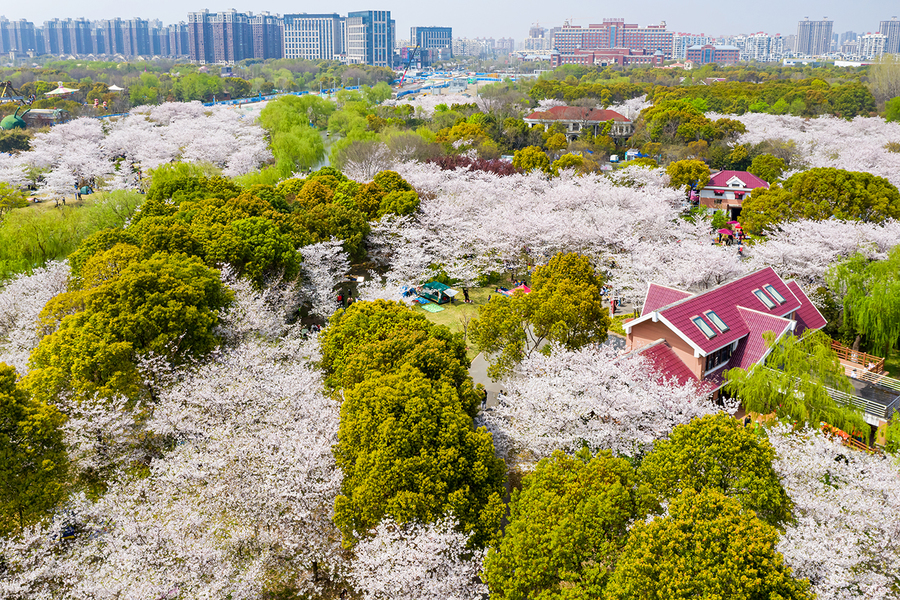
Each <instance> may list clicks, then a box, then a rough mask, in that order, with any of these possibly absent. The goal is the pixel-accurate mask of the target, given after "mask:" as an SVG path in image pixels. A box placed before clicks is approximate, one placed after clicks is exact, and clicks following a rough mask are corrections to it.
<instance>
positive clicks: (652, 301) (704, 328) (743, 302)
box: [625, 268, 826, 393]
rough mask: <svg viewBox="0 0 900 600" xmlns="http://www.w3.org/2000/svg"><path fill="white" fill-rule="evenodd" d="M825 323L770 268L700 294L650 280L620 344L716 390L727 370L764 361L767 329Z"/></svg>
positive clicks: (794, 329) (671, 374) (665, 372)
mask: <svg viewBox="0 0 900 600" xmlns="http://www.w3.org/2000/svg"><path fill="white" fill-rule="evenodd" d="M825 325H826V321H825V319H824V317H822V315H821V313H819V311H818V310H817V309H816V307H815V306H814V305H813V303H812V302H810V300H809V298H808V297H807V296H806V294H805V293H804V292H803V290H802V289H800V286H799V285H797V283H796V282H794V281H790V282H785V281H784V280H782V279H781V277H779V276H778V274H777V273H775V271H774V270H772V269H771V268H767V269H762V270H760V271H756V272H754V273H750V274H749V275H745V276H744V277H741V278H739V279H735V280H733V281H730V282H728V283H725V284H722V285H720V286H718V287H715V288H713V289H710V290H707V291H705V292H701V293H697V294H692V293H690V292H685V291H682V290H677V289H674V288H670V287H665V286H661V285H657V284H651V285H650V287H649V288H648V290H647V296H646V298H645V299H644V309H643V311H642V312H641V316H640V317H638V318H637V319H634V320H632V321H629V322H627V323H625V332H626V343H625V349H626V351H627V352H629V353H636V354H640V355H641V356H644V357H646V358H647V359H648V361H649V362H650V364H652V365H654V368H655V369H656V370H657V371H658V372H660V374H661V376H663V377H665V378H666V379H672V380H674V381H676V382H679V383H681V382H683V381H685V380H687V379H691V378H693V379H695V380H696V381H697V382H699V384H700V385H701V386H703V387H705V388H706V389H708V390H709V391H710V393H713V392H716V391H717V390H718V389H719V388H721V387H722V385H723V383H724V381H723V379H722V373H723V372H724V371H725V370H726V369H732V368H735V367H740V368H742V369H748V368H750V367H752V366H753V365H756V364H760V363H762V362H763V361H764V360H765V359H766V356H768V348H767V347H766V343H765V339H764V338H763V334H764V333H765V332H767V331H770V332H772V333H773V334H774V335H775V339H776V340H778V339H781V337H782V336H785V335H797V334H799V333H800V332H802V331H805V330H806V329H821V328H822V327H824V326H825ZM661 346H664V348H662V347H661Z"/></svg>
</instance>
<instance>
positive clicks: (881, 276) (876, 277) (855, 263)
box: [828, 246, 900, 356]
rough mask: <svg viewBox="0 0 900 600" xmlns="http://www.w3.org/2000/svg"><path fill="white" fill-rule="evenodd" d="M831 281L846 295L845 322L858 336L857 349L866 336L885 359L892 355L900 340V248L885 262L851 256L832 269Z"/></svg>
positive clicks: (891, 252) (829, 273) (861, 256)
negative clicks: (862, 338)
mask: <svg viewBox="0 0 900 600" xmlns="http://www.w3.org/2000/svg"><path fill="white" fill-rule="evenodd" d="M828 280H829V284H830V286H831V288H832V289H835V290H839V291H840V293H841V294H842V295H843V307H844V323H845V325H846V326H848V327H850V328H852V330H853V331H855V332H856V334H857V338H856V340H855V342H854V344H853V347H854V349H857V350H858V349H859V344H860V341H861V337H862V336H865V337H866V339H867V340H868V341H869V342H870V343H871V345H872V346H873V347H875V348H877V349H878V350H879V351H880V352H881V353H882V354H883V356H890V353H891V351H892V350H893V349H894V348H896V347H897V343H898V340H900V246H894V247H893V248H892V249H891V251H890V252H889V253H888V257H887V258H886V259H885V260H876V261H869V260H867V259H866V257H865V256H863V255H862V254H856V255H854V256H851V257H850V258H848V259H847V260H845V261H844V262H842V263H839V264H837V265H834V266H832V267H831V269H829V272H828Z"/></svg>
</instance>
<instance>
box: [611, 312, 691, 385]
mask: <svg viewBox="0 0 900 600" xmlns="http://www.w3.org/2000/svg"><path fill="white" fill-rule="evenodd" d="M626 325H627V324H626ZM660 338H662V339H664V340H666V342H668V344H669V346H671V347H672V350H673V351H674V352H675V354H676V355H677V356H678V358H680V359H681V360H682V362H684V364H686V365H687V366H688V368H689V369H690V370H691V372H692V373H693V374H694V375H696V376H697V379H701V378H702V377H703V369H704V365H705V362H706V359H705V358H703V357H702V356H701V357H699V358H697V357H695V356H694V349H693V348H691V346H690V345H689V344H688V343H687V342H685V341H684V340H683V339H681V338H680V337H678V335H677V334H676V333H675V332H673V331H672V330H671V329H669V327H668V326H667V325H666V324H665V323H663V322H662V321H658V322H656V323H654V322H653V321H652V320H648V321H644V322H643V323H638V324H637V325H634V326H633V327H632V328H631V333H629V334H628V335H627V338H626V342H625V348H626V350H628V351H629V352H631V351H634V350H637V349H638V348H643V347H644V346H646V345H647V344H650V343H652V342H655V341H656V340H658V339H660Z"/></svg>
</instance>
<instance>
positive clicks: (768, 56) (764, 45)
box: [741, 32, 784, 62]
mask: <svg viewBox="0 0 900 600" xmlns="http://www.w3.org/2000/svg"><path fill="white" fill-rule="evenodd" d="M782 58H784V38H782V37H781V35H780V34H775V35H774V36H772V35H769V34H767V33H763V32H759V33H754V34H753V35H749V36H747V37H746V38H745V39H744V46H743V49H742V52H741V59H742V60H755V61H757V62H779V61H781V59H782Z"/></svg>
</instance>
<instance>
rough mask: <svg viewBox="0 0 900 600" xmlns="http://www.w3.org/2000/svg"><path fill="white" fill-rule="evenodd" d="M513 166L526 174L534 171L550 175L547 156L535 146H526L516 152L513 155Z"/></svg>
mask: <svg viewBox="0 0 900 600" xmlns="http://www.w3.org/2000/svg"><path fill="white" fill-rule="evenodd" d="M513 166H514V167H515V168H517V169H521V170H522V171H524V172H526V173H530V172H531V171H534V170H541V171H543V172H544V173H547V174H549V173H550V159H549V158H547V154H546V153H545V152H544V151H543V150H541V149H540V148H539V147H537V146H528V147H527V148H522V149H521V150H516V152H515V154H513Z"/></svg>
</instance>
